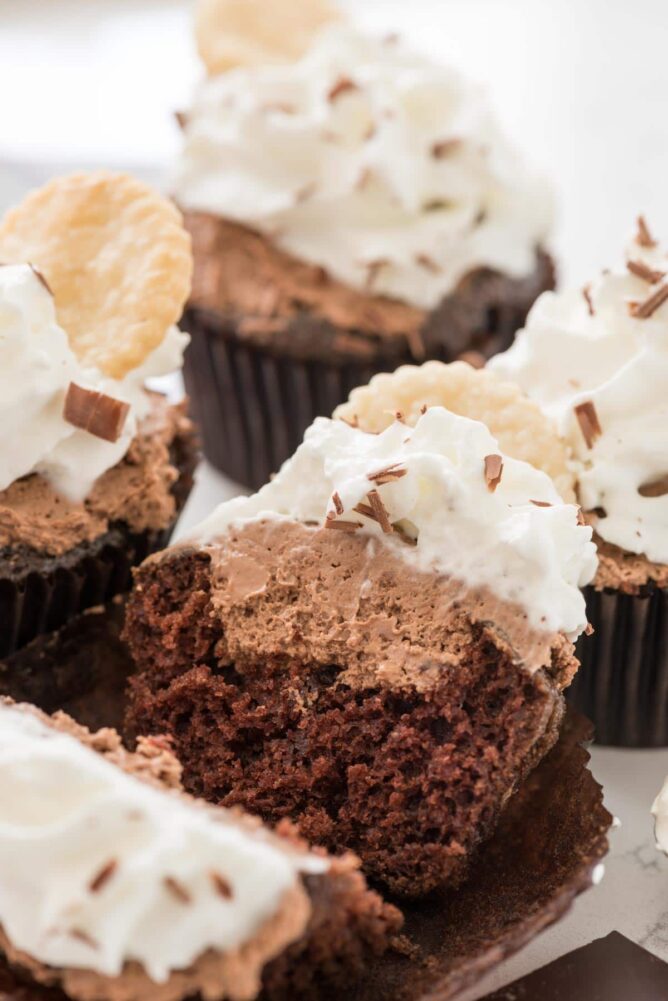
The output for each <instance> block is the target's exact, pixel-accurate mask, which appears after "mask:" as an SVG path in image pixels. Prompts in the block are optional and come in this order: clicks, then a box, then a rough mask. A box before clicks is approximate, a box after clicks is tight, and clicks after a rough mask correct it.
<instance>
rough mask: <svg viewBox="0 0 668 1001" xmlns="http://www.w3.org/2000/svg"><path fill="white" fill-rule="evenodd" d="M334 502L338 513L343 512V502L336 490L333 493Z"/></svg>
mask: <svg viewBox="0 0 668 1001" xmlns="http://www.w3.org/2000/svg"><path fill="white" fill-rule="evenodd" d="M332 503H333V504H334V510H335V511H336V513H337V514H343V504H342V502H341V498H340V497H339V494H338V492H337V491H336V490H335V491H334V493H333V494H332Z"/></svg>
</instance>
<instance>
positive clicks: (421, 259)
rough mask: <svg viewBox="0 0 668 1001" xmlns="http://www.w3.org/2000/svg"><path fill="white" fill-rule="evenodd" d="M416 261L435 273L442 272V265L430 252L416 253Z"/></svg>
mask: <svg viewBox="0 0 668 1001" xmlns="http://www.w3.org/2000/svg"><path fill="white" fill-rule="evenodd" d="M415 263H416V264H419V265H420V267H421V268H424V269H425V270H426V271H431V273H432V274H434V275H438V274H440V273H441V268H440V266H439V265H438V264H437V263H436V261H435V260H434V259H433V257H430V256H429V254H416V255H415Z"/></svg>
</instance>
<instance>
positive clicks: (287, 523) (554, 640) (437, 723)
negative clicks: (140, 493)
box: [126, 408, 593, 896]
mask: <svg viewBox="0 0 668 1001" xmlns="http://www.w3.org/2000/svg"><path fill="white" fill-rule="evenodd" d="M495 444H496V443H495V442H494V440H493V439H492V438H491V435H489V432H487V431H486V429H485V428H484V427H483V426H482V425H479V424H476V423H475V422H472V421H468V420H466V419H464V418H459V417H456V416H455V415H453V414H449V413H448V412H447V411H445V410H442V409H441V408H433V409H432V410H430V411H428V412H427V413H426V414H425V415H424V417H422V418H421V419H420V421H419V422H418V425H417V427H416V429H415V430H414V431H411V429H410V428H408V427H407V426H406V425H403V424H402V423H401V422H396V423H395V424H394V425H393V426H392V427H391V428H389V429H388V430H387V431H385V432H383V434H381V435H370V434H365V433H363V432H361V431H358V430H356V429H354V428H350V427H348V426H347V425H346V424H344V423H343V422H339V421H336V422H335V421H324V420H323V421H319V422H316V424H315V425H314V426H313V428H312V429H311V431H310V432H309V433H308V434H307V436H306V439H305V443H304V445H303V446H302V448H301V449H300V450H299V451H298V453H297V455H296V456H295V458H294V459H293V460H292V461H291V463H288V464H287V465H286V466H285V467H284V469H283V470H282V472H281V474H279V476H278V477H277V478H276V479H275V480H274V481H273V482H272V483H271V484H269V485H268V486H267V487H266V488H265V489H264V490H263V491H261V492H260V493H259V494H257V495H255V496H254V497H251V498H249V499H240V500H238V501H233V502H231V504H229V505H223V507H222V508H220V509H219V511H218V512H215V513H214V514H213V515H212V516H211V518H210V519H209V520H208V521H207V522H205V523H204V525H203V526H201V528H200V530H199V542H198V543H191V544H184V545H181V546H177V547H175V548H174V549H173V550H169V551H167V553H165V554H164V555H162V556H160V557H157V558H155V559H152V560H149V561H147V563H145V564H144V566H143V567H142V569H141V570H140V571H139V573H138V575H137V582H136V587H135V590H134V593H133V595H132V597H131V600H130V604H129V609H128V617H127V627H126V638H127V640H128V642H129V644H130V647H131V650H132V653H133V656H134V658H135V660H136V663H137V665H138V676H137V677H136V678H135V679H134V680H133V681H132V685H131V693H130V709H129V717H128V719H129V723H130V726H131V728H132V729H133V730H134V731H135V732H140V733H141V732H144V733H146V732H149V731H151V732H165V733H168V734H169V735H170V737H172V738H173V739H174V741H175V747H176V749H177V753H178V755H179V757H180V759H181V760H182V762H183V765H184V781H185V784H186V786H187V787H188V788H189V789H191V790H192V791H195V792H196V793H197V794H199V795H203V796H205V797H207V798H208V799H211V800H213V801H215V802H222V803H225V804H233V803H234V804H244V805H246V806H247V807H248V808H250V809H252V810H254V811H255V812H257V813H259V814H260V815H261V816H262V817H264V818H267V819H270V820H271V821H272V822H275V821H276V820H278V819H279V818H280V817H285V816H287V817H289V818H291V819H292V820H294V821H296V822H297V823H298V825H299V828H300V830H301V831H302V833H303V834H304V835H305V836H307V837H308V838H317V839H318V840H319V842H320V843H323V844H325V845H326V846H328V847H330V848H333V847H334V846H337V847H339V848H340V847H342V846H344V845H345V846H347V847H350V848H351V849H354V850H355V851H356V853H357V854H359V855H360V857H361V858H362V861H363V864H364V866H365V869H366V872H367V873H368V874H369V875H372V876H373V877H374V878H376V879H378V880H380V881H382V882H384V883H385V884H386V885H388V886H390V887H391V888H392V889H393V890H395V891H397V892H400V893H402V894H406V895H413V896H417V895H420V894H423V893H425V892H428V891H429V890H433V889H436V888H439V887H443V886H445V885H453V884H456V883H457V882H458V881H459V880H461V879H462V878H463V876H464V875H465V873H466V869H467V866H468V864H469V862H470V858H471V855H472V853H473V851H474V850H475V848H476V847H477V846H478V845H479V844H480V843H481V842H482V841H484V839H485V838H486V837H488V836H489V834H490V833H491V831H492V830H493V827H494V824H495V822H496V819H497V817H498V814H499V812H500V810H501V809H502V807H503V805H504V803H505V802H506V801H507V799H508V797H509V796H511V795H512V793H513V791H514V790H515V788H516V787H517V784H518V783H519V782H520V781H521V779H522V777H523V776H524V775H525V774H526V773H527V771H528V770H530V769H531V768H532V767H533V765H535V764H536V763H537V762H538V761H539V760H540V758H541V757H542V755H543V754H544V753H545V752H546V751H547V750H548V749H549V747H550V746H551V745H552V744H553V743H554V741H555V739H556V735H557V732H558V724H559V720H560V718H561V714H562V711H563V698H562V695H561V690H562V689H563V688H564V687H565V686H566V685H567V684H568V683H569V681H570V678H571V677H572V675H573V673H574V671H575V670H576V667H577V664H576V662H575V660H574V659H573V656H572V645H571V643H570V641H569V640H568V639H567V638H566V636H564V635H563V633H562V630H564V629H565V631H569V632H577V631H578V629H579V628H583V627H584V619H582V615H583V612H584V604H583V601H582V598H581V596H580V594H579V591H578V590H577V586H575V587H574V586H572V585H571V584H570V583H567V580H566V578H564V577H563V576H562V574H563V573H564V571H565V568H566V566H567V565H568V564H569V558H568V557H567V556H566V553H567V552H569V551H570V547H573V550H572V560H571V561H570V569H569V570H568V571H567V576H568V574H573V573H574V574H575V575H576V576H578V575H580V574H583V573H584V574H587V573H591V572H593V566H592V564H591V549H592V547H591V543H590V542H589V541H588V540H589V537H590V529H588V528H585V527H583V526H580V525H578V524H577V518H576V511H575V509H574V508H573V507H571V506H569V505H566V504H563V503H562V502H561V501H560V499H559V497H558V494H557V493H556V490H555V489H554V487H553V485H552V484H551V482H550V480H549V478H548V477H547V476H545V474H542V473H539V472H538V471H536V470H533V469H531V467H529V466H526V465H525V464H523V463H520V462H515V460H512V459H505V460H504V462H505V471H504V472H503V473H502V475H501V476H500V478H499V479H500V482H499V483H498V485H497V486H496V487H495V489H494V490H492V489H490V486H489V482H488V481H487V480H486V475H485V469H486V468H487V466H486V464H485V463H484V462H483V456H484V454H485V453H486V452H487V451H493V449H494V446H495ZM365 449H366V452H365V451H364V450H365ZM325 456H329V460H328V459H327V458H325ZM488 458H489V456H488ZM383 459H384V461H383ZM393 460H394V461H393ZM488 471H489V470H488ZM339 476H340V477H341V478H340V479H339ZM523 478H528V480H527V482H526V483H524V482H522V480H523ZM337 487H338V489H337ZM525 490H528V491H529V493H530V495H532V494H534V493H538V494H540V496H539V497H535V498H533V497H531V500H527V499H526V496H525V500H524V505H523V513H522V514H520V513H519V509H518V511H517V512H516V510H515V508H516V506H517V505H519V506H522V504H521V501H520V497H521V496H522V495H523V492H524V491H525ZM365 495H366V496H367V500H366V501H364V500H361V499H360V500H359V501H358V500H357V498H358V496H359V497H361V498H363V497H364V496H365ZM548 498H549V500H548ZM532 500H535V501H538V502H539V503H538V504H535V503H532V502H531V501H532ZM511 502H512V503H511ZM485 505H486V506H487V514H486V515H485V516H483V515H482V514H481V513H480V511H478V510H477V509H476V508H477V506H480V507H484V506H485ZM272 511H273V512H274V514H273V515H272ZM290 512H292V513H291V514H290ZM325 514H327V517H324V516H325ZM323 517H324V522H323ZM483 517H487V518H488V519H489V521H488V522H487V524H484V523H482V520H481V519H482V518H483ZM517 518H519V521H516V522H515V529H516V530H519V527H520V525H521V527H522V532H523V534H525V535H526V537H527V542H526V543H525V544H524V547H523V548H522V547H520V548H517V549H516V548H515V546H514V545H513V544H512V543H511V544H510V545H508V543H507V542H504V543H501V542H500V541H499V540H500V539H501V538H512V530H511V528H510V524H509V525H508V528H507V529H506V528H504V529H501V528H500V527H499V526H498V524H497V519H500V520H502V521H503V520H505V519H510V521H513V520H514V519H517ZM363 523H364V524H363ZM548 523H549V524H550V527H549V528H548ZM557 526H559V527H557ZM552 531H558V532H559V533H560V548H559V556H558V561H557V562H556V563H554V562H553V561H552V555H550V556H549V557H547V553H548V551H549V552H550V553H551V554H552V553H556V551H555V550H552V549H551V548H549V547H548V549H544V546H545V545H546V538H545V537H544V536H543V534H542V533H543V532H552ZM529 538H532V540H533V541H532V542H531V543H529V541H528V540H529ZM528 552H530V553H532V554H533V555H532V557H531V558H530V559H528V558H527V555H526V554H527V553H528ZM543 552H544V555H545V556H546V557H547V563H546V562H545V560H544V558H543V555H541V554H543ZM522 553H524V555H521V554H522ZM534 558H535V560H536V562H535V565H532V564H531V559H534ZM562 560H563V561H564V562H563V563H562V562H561V561H562ZM434 561H436V562H434ZM439 561H440V562H439ZM548 565H549V570H548ZM455 568H458V571H457V572H455ZM535 573H538V574H539V577H538V578H536V579H534V576H533V575H534V574H535ZM539 579H542V580H543V587H544V594H543V595H542V596H541V595H540V594H538V593H537V588H538V584H537V581H538V580H539ZM548 581H549V583H548Z"/></svg>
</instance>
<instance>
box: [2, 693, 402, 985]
mask: <svg viewBox="0 0 668 1001" xmlns="http://www.w3.org/2000/svg"><path fill="white" fill-rule="evenodd" d="M0 724H1V726H0V758H1V759H2V775H1V777H0V784H1V785H2V793H3V795H2V802H1V804H0V812H1V813H2V830H1V831H0V887H1V888H2V893H1V894H0V949H1V951H2V953H3V954H4V956H5V958H6V960H7V961H8V963H9V965H10V966H11V967H13V968H16V969H17V970H18V971H19V973H21V974H22V975H23V976H24V977H26V978H27V979H28V980H32V981H33V982H36V983H38V984H44V985H45V986H59V987H61V988H62V989H63V990H64V992H65V993H66V994H67V995H68V996H69V997H71V998H77V999H83V1001H88V999H91V998H101V999H114V1001H135V999H144V998H151V999H165V1001H170V999H175V998H183V997H188V996H191V995H194V994H200V995H201V996H203V997H207V998H211V999H213V998H219V999H222V998H230V999H231V1001H250V999H252V998H254V997H256V995H257V994H258V993H259V991H260V989H261V987H263V988H264V990H265V992H266V994H267V996H269V997H276V998H278V997H285V998H287V997H290V996H292V995H293V994H294V996H308V994H309V991H310V990H311V989H313V987H314V985H315V984H317V983H321V982H327V981H337V980H340V979H345V977H346V976H353V975H354V974H355V973H356V972H357V973H358V972H359V971H360V969H361V967H362V965H363V960H364V956H365V954H366V953H367V951H370V952H374V951H382V950H383V949H384V948H386V946H387V944H388V940H389V937H390V936H391V935H392V934H393V933H394V932H396V931H397V929H398V928H399V926H400V923H401V922H400V916H399V914H398V912H397V911H396V910H395V909H394V908H392V907H389V906H386V905H384V904H383V903H382V901H381V900H380V899H379V898H378V897H377V896H376V895H375V894H373V893H371V892H369V891H368V890H367V889H366V886H365V883H364V880H363V878H362V877H361V875H360V874H359V872H358V863H357V862H356V860H355V859H354V858H353V857H351V856H348V857H345V858H342V859H339V860H336V859H334V860H333V859H329V858H328V857H327V856H325V855H324V853H319V854H318V853H314V852H311V851H309V850H308V849H307V847H306V846H305V844H304V843H303V842H301V841H299V840H298V839H297V838H296V837H295V835H294V833H293V832H291V831H290V830H289V829H285V830H284V831H283V834H282V836H279V835H278V834H271V833H270V832H269V831H267V830H266V829H265V828H263V827H262V825H261V824H260V823H259V822H257V821H254V820H252V819H251V818H249V817H248V816H246V815H242V814H241V813H239V812H230V811H224V810H220V809H216V808H213V807H210V806H207V805H205V804H202V803H200V802H198V801H196V800H193V799H192V798H190V797H188V796H187V795H186V794H184V793H183V792H182V791H181V788H180V766H179V764H178V762H177V760H176V759H175V758H174V756H173V755H172V754H171V752H170V751H169V748H168V746H167V744H166V743H165V742H164V741H160V740H157V739H150V738H147V739H146V740H143V741H140V742H139V744H138V748H137V751H136V752H133V753H130V752H127V751H126V750H125V749H124V748H123V747H122V745H121V742H120V740H119V738H118V736H117V734H116V733H115V732H114V731H112V730H100V731H98V732H97V733H90V732H89V731H87V730H85V729H84V728H82V727H80V726H78V725H77V724H75V723H74V722H73V721H72V720H71V719H69V718H68V717H66V716H64V715H63V714H59V715H57V716H56V717H54V718H50V717H46V716H44V715H43V714H41V713H39V712H38V711H37V710H35V709H33V708H32V707H29V706H19V705H16V704H13V703H9V702H6V701H3V702H0ZM55 776H57V777H58V781H57V782H56V781H54V778H55ZM64 835H66V836H64ZM73 848H75V849H76V850H75V851H73V850H72V849H73ZM45 904H47V905H48V906H45Z"/></svg>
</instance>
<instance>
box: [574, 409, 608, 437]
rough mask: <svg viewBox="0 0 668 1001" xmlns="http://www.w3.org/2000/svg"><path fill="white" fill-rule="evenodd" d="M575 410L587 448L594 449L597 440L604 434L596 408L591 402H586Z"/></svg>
mask: <svg viewBox="0 0 668 1001" xmlns="http://www.w3.org/2000/svg"><path fill="white" fill-rule="evenodd" d="M573 409H574V411H575V416H576V417H577V419H578V424H579V425H580V430H581V431H582V437H583V438H584V440H585V442H586V444H587V448H592V447H593V445H594V443H595V441H596V439H597V438H600V437H601V435H602V434H603V429H602V428H601V424H600V422H599V419H598V414H597V413H596V407H595V406H594V404H593V402H592V401H591V400H586V401H585V402H584V403H578V404H577V406H575V407H574V408H573Z"/></svg>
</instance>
